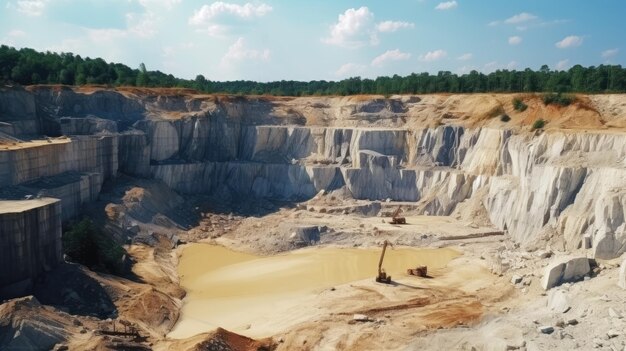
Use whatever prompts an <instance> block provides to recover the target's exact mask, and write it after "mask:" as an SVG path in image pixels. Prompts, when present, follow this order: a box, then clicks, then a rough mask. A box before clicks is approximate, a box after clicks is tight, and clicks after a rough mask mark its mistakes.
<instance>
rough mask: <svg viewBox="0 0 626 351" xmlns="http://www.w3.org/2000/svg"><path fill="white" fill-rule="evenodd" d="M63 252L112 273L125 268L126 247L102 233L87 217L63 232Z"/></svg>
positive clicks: (88, 265)
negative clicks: (123, 260)
mask: <svg viewBox="0 0 626 351" xmlns="http://www.w3.org/2000/svg"><path fill="white" fill-rule="evenodd" d="M63 252H64V253H65V254H66V255H68V256H69V257H70V258H71V259H72V260H73V261H74V262H77V263H80V264H82V265H85V266H87V267H89V268H103V269H104V270H105V271H108V272H112V273H122V272H123V270H124V265H123V262H122V258H123V256H124V253H125V251H124V249H123V248H122V247H121V246H120V245H118V244H117V243H116V242H115V241H113V240H112V239H111V238H108V237H106V236H105V235H104V234H103V233H101V232H100V230H98V228H97V227H96V226H95V225H94V224H93V222H92V221H91V220H89V219H87V218H85V219H83V220H82V221H80V222H78V223H76V224H74V225H73V226H72V227H71V228H70V230H68V231H66V232H65V233H63Z"/></svg>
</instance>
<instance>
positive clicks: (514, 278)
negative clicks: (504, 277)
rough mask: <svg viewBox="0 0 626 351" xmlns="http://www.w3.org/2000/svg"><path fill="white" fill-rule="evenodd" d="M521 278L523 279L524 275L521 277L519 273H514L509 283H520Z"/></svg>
mask: <svg viewBox="0 0 626 351" xmlns="http://www.w3.org/2000/svg"><path fill="white" fill-rule="evenodd" d="M522 279H524V277H522V276H521V275H517V274H514V275H513V276H512V277H511V284H518V283H521V282H522Z"/></svg>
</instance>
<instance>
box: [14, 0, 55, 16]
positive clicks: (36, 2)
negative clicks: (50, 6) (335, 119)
mask: <svg viewBox="0 0 626 351" xmlns="http://www.w3.org/2000/svg"><path fill="white" fill-rule="evenodd" d="M48 1H49V0H18V1H17V11H19V12H21V13H23V14H26V15H28V16H41V15H42V14H43V11H44V10H45V9H46V4H47V3H48Z"/></svg>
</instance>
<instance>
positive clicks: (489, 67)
mask: <svg viewBox="0 0 626 351" xmlns="http://www.w3.org/2000/svg"><path fill="white" fill-rule="evenodd" d="M497 68H498V61H491V62H488V63H486V64H485V66H484V67H483V71H484V72H485V73H491V72H493V71H495V70H496V69H497Z"/></svg>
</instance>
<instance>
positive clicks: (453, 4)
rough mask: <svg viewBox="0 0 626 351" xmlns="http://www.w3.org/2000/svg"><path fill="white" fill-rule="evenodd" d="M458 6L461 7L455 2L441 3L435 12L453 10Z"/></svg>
mask: <svg viewBox="0 0 626 351" xmlns="http://www.w3.org/2000/svg"><path fill="white" fill-rule="evenodd" d="M457 6H459V4H458V3H457V2H456V1H455V0H452V1H446V2H440V3H439V5H437V6H435V10H451V9H453V8H456V7H457Z"/></svg>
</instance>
